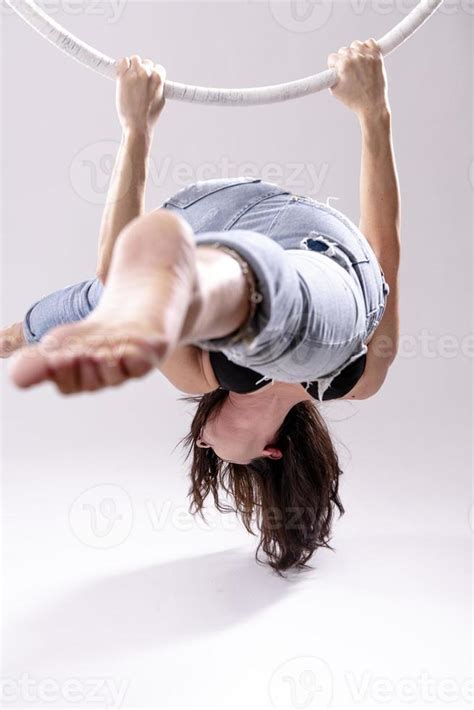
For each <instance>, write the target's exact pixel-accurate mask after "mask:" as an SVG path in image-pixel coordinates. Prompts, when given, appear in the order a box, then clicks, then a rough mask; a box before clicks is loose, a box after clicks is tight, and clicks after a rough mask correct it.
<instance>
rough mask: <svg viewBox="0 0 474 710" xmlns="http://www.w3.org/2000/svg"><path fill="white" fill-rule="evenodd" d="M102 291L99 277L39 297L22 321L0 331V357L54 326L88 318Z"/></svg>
mask: <svg viewBox="0 0 474 710" xmlns="http://www.w3.org/2000/svg"><path fill="white" fill-rule="evenodd" d="M102 291H103V285H102V283H101V282H100V281H99V279H89V280H88V281H82V282H81V283H78V284H74V285H72V286H67V287H66V288H63V289H60V290H59V291H55V292H54V293H51V294H49V295H48V296H45V297H44V298H41V299H40V300H39V301H37V302H36V303H34V304H33V305H32V306H31V308H29V310H28V312H27V314H26V316H25V318H24V320H23V322H21V323H15V324H14V325H12V326H10V327H9V328H5V329H3V330H0V357H3V358H5V357H9V356H10V355H12V354H13V353H14V352H15V350H18V349H19V348H21V347H24V346H25V345H31V344H33V343H38V342H40V341H41V340H42V338H43V337H44V336H45V335H46V333H48V332H49V331H50V330H52V328H55V327H56V326H59V325H64V324H66V323H74V322H76V321H79V320H83V319H84V318H87V316H88V315H90V313H91V312H92V311H93V310H94V308H96V307H97V305H98V303H99V300H100V297H101V295H102Z"/></svg>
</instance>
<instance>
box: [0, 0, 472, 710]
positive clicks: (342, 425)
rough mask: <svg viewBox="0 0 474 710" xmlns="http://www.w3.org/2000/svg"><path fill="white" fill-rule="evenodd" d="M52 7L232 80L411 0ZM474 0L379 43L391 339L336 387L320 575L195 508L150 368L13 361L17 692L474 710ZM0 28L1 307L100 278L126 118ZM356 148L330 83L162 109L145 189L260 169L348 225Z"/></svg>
mask: <svg viewBox="0 0 474 710" xmlns="http://www.w3.org/2000/svg"><path fill="white" fill-rule="evenodd" d="M43 5H44V7H45V8H47V9H49V10H50V11H51V13H52V14H53V16H55V17H56V18H57V19H58V20H59V21H60V22H61V23H62V24H64V25H66V26H67V27H68V28H70V29H71V31H73V32H74V33H75V34H77V35H78V36H80V37H81V38H83V39H84V40H85V41H89V42H90V43H91V44H93V45H95V46H97V47H99V48H100V49H102V50H103V51H104V52H107V53H108V54H110V55H112V56H121V55H124V54H132V53H139V54H141V55H142V56H143V57H151V58H153V59H154V60H156V61H159V62H161V63H163V64H164V65H165V66H166V67H167V69H168V74H169V76H170V77H171V78H173V79H176V80H177V81H188V82H192V83H197V84H203V85H205V84H212V85H226V84H229V85H233V86H239V85H241V86H244V85H258V84H266V83H274V82H278V81H285V80H290V79H293V78H297V77H299V76H304V75H305V74H309V73H311V72H313V71H318V70H320V69H321V68H323V67H324V66H326V60H327V56H328V54H329V53H330V52H332V51H337V50H338V49H339V47H341V46H342V45H348V44H350V42H351V41H352V40H353V39H362V40H364V39H367V38H369V37H377V36H379V35H381V34H382V33H383V32H384V31H386V29H387V28H388V27H391V26H392V25H393V24H395V22H397V21H398V20H399V19H401V17H402V16H403V15H404V14H405V12H406V11H407V9H409V8H410V7H412V6H413V3H412V4H408V3H401V2H397V1H396V0H393V2H390V1H389V0H386V1H385V2H383V3H382V2H376V1H375V0H371V1H369V0H368V1H367V2H358V3H356V2H324V3H319V2H313V3H311V2H296V1H293V2H274V1H273V0H271V1H270V2H263V1H260V0H249V1H248V2H222V1H221V2H219V3H217V2H206V3H204V2H197V1H195V2H181V1H180V0H174V1H173V2H131V1H129V2H124V0H116V2H114V3H108V4H100V3H95V2H94V3H92V2H89V3H82V2H77V0H76V2H74V3H73V0H70V1H69V2H68V1H67V0H63V2H62V3H59V2H57V0H55V2H52V1H49V2H45V3H43ZM473 14H474V7H473V6H472V3H468V2H467V0H464V2H461V0H460V1H459V2H450V3H449V4H447V5H446V6H445V7H442V8H441V9H440V10H439V11H438V13H437V15H436V16H435V17H434V18H433V19H432V20H431V21H430V22H429V23H428V24H427V25H426V26H425V27H424V28H423V29H422V30H421V31H420V33H419V34H418V35H417V36H416V37H415V38H414V39H413V40H412V41H410V42H408V43H406V44H405V45H404V47H402V48H401V49H400V50H399V51H397V52H396V53H394V54H393V55H391V56H390V57H388V58H387V60H386V67H387V72H388V78H389V96H390V101H391V106H392V112H393V134H394V146H395V155H396V160H397V166H398V171H399V179H400V187H401V199H402V241H403V252H402V267H401V326H402V328H401V329H402V338H401V348H400V355H399V357H398V359H397V361H396V363H395V364H394V366H393V367H392V369H391V371H390V373H389V376H388V379H387V381H386V384H385V386H384V388H383V390H382V391H381V392H380V393H379V394H378V395H377V396H376V397H374V398H373V399H370V400H367V401H362V402H345V403H332V404H327V405H325V408H324V412H325V414H326V416H327V417H328V419H329V422H330V424H331V428H332V430H333V432H334V436H335V437H336V440H337V441H338V442H339V448H340V454H341V459H342V463H343V468H344V470H345V474H344V476H343V478H342V481H341V489H342V491H341V492H342V499H343V503H344V505H345V507H346V510H347V512H346V515H345V516H344V517H343V518H342V519H341V521H339V522H336V524H335V527H334V540H333V542H334V546H335V550H336V551H335V552H329V551H324V552H321V553H319V554H317V555H316V556H315V557H314V559H313V563H314V571H312V572H310V573H309V574H305V575H297V576H295V577H293V578H292V579H291V580H290V581H282V580H280V579H278V578H277V577H276V576H274V575H272V574H271V573H270V572H269V570H268V569H266V568H262V567H259V566H257V565H256V564H255V562H254V561H253V553H254V549H255V545H256V539H255V538H251V537H249V536H248V535H247V533H246V532H245V531H243V530H242V528H241V526H240V525H239V524H238V523H237V522H236V521H235V519H234V518H233V517H232V516H225V517H221V516H218V515H217V514H216V513H215V512H214V510H213V508H212V507H210V508H209V519H210V526H209V528H205V527H204V526H203V525H202V524H200V523H199V521H198V520H197V521H196V520H194V519H193V518H191V516H189V515H188V514H187V513H186V510H187V502H186V493H187V487H188V482H187V467H186V465H185V464H184V462H183V457H182V453H181V450H180V448H179V446H178V447H177V448H175V446H176V444H177V442H178V440H179V438H180V437H182V436H184V434H185V433H186V432H187V426H188V423H189V421H190V417H191V411H192V410H191V408H190V407H189V405H187V406H184V404H183V403H182V402H180V401H178V399H177V398H178V396H179V393H178V392H176V391H175V390H174V389H173V388H172V387H171V386H170V385H169V384H168V383H167V382H166V381H165V380H164V379H163V378H161V376H160V375H154V376H151V377H149V378H147V379H145V380H143V381H141V382H139V383H133V384H129V385H126V386H125V387H123V388H121V389H119V390H117V391H107V392H104V393H100V394H97V395H93V396H91V395H89V396H80V397H76V398H70V399H66V398H62V397H60V396H59V395H58V394H56V393H55V391H54V390H53V389H52V387H50V386H44V387H41V388H38V389H35V390H34V391H31V392H20V391H17V390H15V389H14V388H13V387H12V386H11V384H10V383H9V381H8V378H7V376H6V368H5V367H3V366H2V373H1V377H2V440H3V453H2V474H3V475H2V479H3V489H2V505H3V524H2V527H3V538H4V545H3V579H2V588H3V594H4V606H3V617H4V639H3V640H4V646H3V650H4V659H3V670H2V676H3V677H4V679H5V681H4V684H3V696H4V698H3V700H4V705H5V706H6V707H35V708H36V707H42V706H48V707H51V706H52V700H55V701H57V702H56V706H58V707H59V706H61V707H90V706H93V707H105V706H106V701H107V704H108V706H109V707H118V706H119V705H120V706H122V707H154V708H167V707H169V708H180V709H181V708H194V707H202V708H214V707H215V708H226V709H227V708H234V707H239V708H240V707H242V706H247V707H251V708H253V707H255V708H259V710H264V709H265V708H284V709H286V708H297V707H305V708H316V707H317V708H321V707H342V706H349V707H378V706H379V705H380V704H381V703H382V701H383V699H384V697H385V699H386V700H387V702H385V703H384V705H385V706H389V707H399V706H401V705H402V704H403V703H407V704H410V701H411V706H412V707H413V706H414V707H444V706H445V705H446V706H448V707H452V706H453V703H452V702H450V703H448V700H449V698H451V699H452V700H453V699H454V700H456V702H457V707H468V706H469V702H468V701H469V697H468V677H469V674H470V673H471V670H470V667H471V649H470V632H471V617H470V601H471V588H470V574H469V573H470V550H471V545H472V513H471V505H472V498H471V483H470V475H471V467H472V450H471V436H472V400H471V391H472V390H471V386H472V358H473V350H474V344H473V342H472V333H473V324H472V303H473V294H472V236H473V230H472V195H473V189H474V167H473V157H474V156H473V150H472V115H473V103H472V96H473V84H472V55H473V51H472V37H473ZM1 21H2V35H1V37H2V41H1V57H2V75H1V78H2V87H1V101H2V105H1V120H2V127H1V137H2V161H1V164H2V203H3V213H2V224H1V238H2V272H1V274H2V280H1V288H2V296H3V314H2V322H4V323H8V322H10V321H13V320H18V319H20V318H21V317H22V315H23V313H24V312H25V310H26V309H27V307H28V306H29V305H30V303H31V302H33V300H35V299H37V298H38V297H39V296H41V295H43V294H45V293H47V292H49V291H50V290H54V289H56V288H59V287H61V286H64V285H66V284H69V283H73V282H75V281H78V280H82V279H85V278H89V277H90V276H91V275H93V273H94V267H95V263H94V262H95V248H96V240H97V235H98V229H99V223H100V216H101V210H102V206H103V203H104V199H105V194H106V189H107V184H108V179H109V177H110V170H111V166H112V161H113V156H114V152H115V150H116V147H117V142H118V140H119V138H120V133H119V124H118V121H117V118H116V115H115V107H114V86H113V84H112V83H110V82H107V81H105V80H103V79H101V78H100V77H98V76H95V75H94V74H92V73H90V72H88V71H86V70H85V69H83V68H81V67H80V66H79V65H77V64H76V63H74V62H71V61H70V60H69V59H68V58H66V57H65V56H63V55H61V54H60V53H58V52H57V51H56V50H55V49H54V48H52V47H51V46H50V45H49V44H47V43H46V42H44V41H42V40H41V39H40V38H39V37H38V36H37V35H36V34H35V33H33V31H32V30H30V29H29V28H28V27H26V26H25V25H24V24H23V23H21V21H20V20H19V19H18V18H16V17H15V16H14V15H13V14H12V13H11V11H9V10H7V9H6V8H5V7H2V8H1ZM359 168H360V136H359V128H358V123H357V120H356V119H355V117H354V116H353V115H351V114H350V113H349V111H348V110H347V109H345V108H344V107H343V106H342V105H341V104H339V103H338V102H337V101H336V100H335V99H333V97H331V95H330V94H329V92H324V93H323V94H319V95H316V96H313V97H308V98H306V99H301V100H298V101H295V102H292V103H288V104H282V105H278V106H268V107H256V108H239V109H234V110H232V109H224V108H212V107H200V106H188V105H183V104H178V103H175V102H168V105H167V108H166V111H165V113H164V114H163V117H162V120H161V123H160V124H159V126H158V129H157V134H156V139H155V145H154V148H153V161H152V170H151V176H150V180H149V185H148V194H147V206H148V207H149V208H150V209H151V208H153V207H155V206H157V205H158V204H160V202H161V201H162V200H163V199H164V198H165V197H166V196H167V195H169V194H170V193H172V192H174V191H176V190H177V189H178V188H180V187H182V185H183V184H186V183H187V182H189V181H192V180H195V179H203V178H206V177H217V176H219V175H224V176H225V175H236V174H258V175H261V176H263V177H264V179H269V180H271V181H273V182H281V183H283V184H285V185H287V186H288V187H289V188H290V189H292V190H293V191H294V192H296V193H298V194H308V195H311V196H313V197H316V198H317V199H318V200H320V201H326V199H327V198H328V197H337V198H338V200H333V201H331V204H333V205H334V206H336V207H337V208H338V209H341V210H342V211H343V212H345V213H346V214H347V215H348V216H349V217H351V219H353V220H354V221H356V222H357V221H358V217H359V211H358V199H359V196H358V188H359V185H358V180H359ZM25 678H26V680H25ZM28 678H29V679H30V681H31V682H30V684H29V685H28V684H27V679H28ZM423 678H425V681H426V682H424V681H423ZM94 679H95V682H96V690H95V691H94V690H93V685H94ZM403 679H406V682H405V683H404V681H403ZM426 679H428V680H426ZM430 680H431V684H430V682H428V681H430ZM73 681H75V682H76V685H74V682H73ZM48 682H49V685H48ZM25 684H26V685H25ZM99 685H100V688H101V689H98V687H99ZM25 688H26V689H25ZM71 688H72V690H71ZM74 688H76V690H75V691H74ZM74 692H75V693H76V694H75V695H74ZM93 692H95V697H96V698H97V697H100V698H102V701H103V702H102V705H101V704H100V703H99V705H97V704H96V705H93V702H92V699H91V697H92V694H93ZM48 693H49V695H48ZM88 693H89V695H88ZM384 693H385V695H384ZM87 695H88V698H87ZM48 698H49V700H48Z"/></svg>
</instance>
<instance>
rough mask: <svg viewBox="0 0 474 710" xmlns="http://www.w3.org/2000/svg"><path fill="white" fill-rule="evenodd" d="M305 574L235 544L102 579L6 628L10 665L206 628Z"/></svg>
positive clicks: (141, 644) (261, 602) (66, 660)
mask: <svg viewBox="0 0 474 710" xmlns="http://www.w3.org/2000/svg"><path fill="white" fill-rule="evenodd" d="M304 577H305V575H304V574H303V575H298V574H293V575H291V576H289V577H287V578H284V579H282V578H280V577H278V576H277V575H276V574H274V573H272V572H271V571H270V570H269V569H268V568H266V567H262V566H260V565H257V564H256V563H255V560H254V559H253V557H252V556H249V554H248V551H245V552H242V550H239V549H238V548H237V549H230V550H224V551H219V552H214V553H211V554H208V555H203V556H201V557H191V558H184V559H180V560H175V561H172V562H166V563H164V564H160V565H157V566H152V567H146V568H143V569H139V570H135V571H133V572H129V573H127V574H119V575H116V576H111V577H107V578H104V579H99V580H98V581H96V582H93V583H88V584H84V586H82V587H79V588H77V589H76V590H75V591H74V592H72V593H66V594H65V595H64V596H63V597H59V598H58V599H57V600H56V601H54V602H52V603H51V604H50V605H48V606H47V607H44V606H43V607H41V608H39V609H38V610H37V612H35V613H32V614H30V615H29V616H28V617H25V618H24V620H23V621H22V622H21V623H20V624H19V623H18V620H17V621H16V623H15V628H14V629H10V630H7V631H6V633H5V637H4V638H5V646H4V648H5V657H7V658H9V663H8V665H9V666H10V668H9V672H10V670H12V671H14V673H15V674H16V673H17V672H18V673H21V672H23V671H24V670H25V669H28V668H32V667H33V668H38V666H39V665H41V666H45V667H47V666H49V665H50V664H54V665H56V664H57V663H60V665H61V666H62V667H71V666H74V664H75V662H80V661H81V660H82V659H84V658H88V659H90V658H91V657H92V656H95V655H97V656H100V657H104V654H113V655H115V654H117V653H120V652H121V651H122V652H123V653H124V654H128V653H130V652H131V651H133V650H135V649H136V650H137V651H141V650H149V649H157V648H159V647H160V646H169V645H170V644H173V643H176V642H181V641H183V640H186V639H193V638H197V637H199V636H201V635H203V634H205V635H209V634H212V633H213V632H218V631H221V630H222V629H225V628H226V627H229V626H232V625H234V624H239V623H240V622H245V621H247V620H248V619H250V618H251V617H252V616H254V615H256V614H259V613H260V612H261V611H262V609H265V608H268V607H270V606H272V605H273V604H275V603H277V602H279V601H280V600H281V599H283V598H286V597H287V596H288V595H289V594H290V593H292V592H293V591H296V587H297V585H299V583H300V580H301V579H302V578H304ZM12 666H13V667H12Z"/></svg>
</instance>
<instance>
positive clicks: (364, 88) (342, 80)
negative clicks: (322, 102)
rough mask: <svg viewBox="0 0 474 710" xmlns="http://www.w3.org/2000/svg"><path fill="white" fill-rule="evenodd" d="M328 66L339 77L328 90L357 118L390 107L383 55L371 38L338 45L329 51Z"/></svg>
mask: <svg viewBox="0 0 474 710" xmlns="http://www.w3.org/2000/svg"><path fill="white" fill-rule="evenodd" d="M328 67H329V68H330V69H332V68H334V69H336V71H337V73H338V77H339V79H338V82H337V84H335V86H333V87H332V88H331V89H329V91H330V92H331V94H332V95H333V96H335V97H336V99H339V101H341V102H342V103H343V104H344V105H345V106H347V107H348V108H350V109H351V110H352V111H354V112H355V113H356V114H357V116H358V117H359V118H362V117H364V116H365V115H367V114H369V113H370V114H374V113H376V112H378V111H380V110H382V111H385V110H389V102H388V95H387V77H386V74H385V66H384V63H383V56H382V53H381V51H380V48H379V46H378V44H377V42H376V41H375V40H374V39H368V40H367V41H366V42H359V41H358V40H355V41H354V42H352V43H351V46H350V47H341V49H340V50H339V52H337V53H333V54H330V55H329V57H328Z"/></svg>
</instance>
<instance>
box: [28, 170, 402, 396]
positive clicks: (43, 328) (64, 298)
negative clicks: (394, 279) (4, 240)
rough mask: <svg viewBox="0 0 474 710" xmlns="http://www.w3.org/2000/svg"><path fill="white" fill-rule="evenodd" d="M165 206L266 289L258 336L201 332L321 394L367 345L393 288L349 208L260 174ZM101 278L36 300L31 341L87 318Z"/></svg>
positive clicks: (188, 192)
mask: <svg viewBox="0 0 474 710" xmlns="http://www.w3.org/2000/svg"><path fill="white" fill-rule="evenodd" d="M162 207H163V208H165V209H169V210H172V211H173V212H176V213H177V214H179V215H180V216H181V217H182V218H184V219H185V220H186V221H187V222H189V224H190V225H191V227H192V229H193V231H194V233H195V239H196V243H197V245H198V246H199V245H200V244H213V243H219V244H223V245H227V246H229V247H232V248H233V249H234V250H235V251H237V252H239V253H240V254H241V256H242V257H243V258H244V259H245V260H246V261H247V262H248V264H249V265H250V267H251V268H252V271H253V273H254V275H255V277H256V281H257V286H258V289H259V291H260V293H261V294H262V297H263V299H262V302H261V303H260V304H259V305H258V307H257V310H256V312H255V315H254V318H253V322H252V324H251V335H250V337H249V338H246V339H245V340H241V341H239V342H231V341H232V338H231V337H230V336H229V337H227V336H226V337H222V338H214V339H207V340H200V341H197V342H196V343H195V344H196V345H198V346H199V347H201V348H203V349H207V350H216V351H221V352H223V353H224V354H225V355H226V356H227V357H228V358H229V359H230V360H232V361H234V362H236V363H237V364H239V365H242V366H244V367H249V368H251V369H252V370H255V371H256V372H258V373H260V374H261V376H262V378H263V379H265V380H280V381H286V382H306V383H310V382H317V383H318V391H319V396H320V398H321V399H322V396H323V394H324V391H325V390H326V389H327V387H329V385H330V384H331V381H332V379H333V378H334V377H336V375H337V374H339V373H340V372H341V370H342V369H343V368H344V367H345V366H346V365H348V364H350V363H351V362H353V361H354V360H355V359H357V358H358V357H360V356H361V355H362V354H364V353H365V352H367V345H366V344H365V341H366V340H368V338H369V336H370V335H371V334H372V333H373V331H374V330H375V329H376V327H377V325H378V324H379V322H380V320H381V318H382V316H383V313H384V310H385V306H386V302H387V296H388V293H389V291H390V289H389V285H388V284H387V282H386V281H385V278H384V274H383V271H382V269H381V267H380V265H379V263H378V261H377V258H376V256H375V254H374V252H373V251H372V249H371V247H370V245H369V243H368V241H367V239H366V238H365V237H364V235H363V234H362V233H361V232H360V230H359V229H358V228H357V227H356V226H355V224H353V223H352V222H351V221H350V220H349V219H348V218H347V217H346V216H345V215H344V214H342V213H341V212H339V211H338V210H336V209H334V208H332V207H328V206H327V205H325V204H322V203H319V202H316V201H315V200H312V199H310V198H307V197H302V196H299V195H293V194H292V193H290V192H288V191H287V190H285V189H284V188H282V187H279V186H278V185H275V184H273V183H268V182H263V181H262V180H259V179H258V178H223V179H217V180H206V181H203V182H198V183H195V184H192V185H189V186H187V187H185V188H183V189H182V190H180V191H179V192H178V193H177V194H176V195H174V196H172V197H171V198H169V199H168V200H167V201H166V202H165V203H164V204H163V205H162ZM101 294H102V285H101V283H100V282H99V281H98V280H97V279H90V280H88V281H83V282H81V283H79V284H74V285H71V286H68V287H67V288H65V289H62V290H60V291H57V292H56V293H53V294H51V295H49V296H45V297H44V298H42V299H41V300H40V301H38V302H37V303H35V304H34V305H33V306H32V307H31V308H30V309H29V311H28V313H27V314H26V316H25V319H24V334H25V338H26V339H27V341H28V342H38V341H39V340H41V338H42V337H43V335H44V334H45V333H46V332H47V331H48V330H50V329H51V328H53V327H55V326H57V325H60V324H62V323H70V322H72V321H77V320H81V319H83V318H85V317H86V316H87V315H88V314H89V313H90V312H91V311H92V310H93V309H94V308H95V307H96V306H97V304H98V303H99V300H100V297H101Z"/></svg>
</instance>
